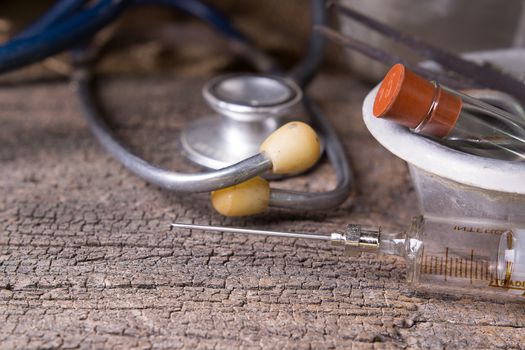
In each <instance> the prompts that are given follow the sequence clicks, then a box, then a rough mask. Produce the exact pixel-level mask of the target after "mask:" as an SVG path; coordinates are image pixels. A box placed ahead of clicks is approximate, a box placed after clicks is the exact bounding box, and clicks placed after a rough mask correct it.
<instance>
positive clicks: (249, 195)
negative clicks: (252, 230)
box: [211, 122, 321, 216]
mask: <svg viewBox="0 0 525 350" xmlns="http://www.w3.org/2000/svg"><path fill="white" fill-rule="evenodd" d="M260 152H261V153H262V154H263V155H264V156H265V157H267V158H268V159H269V160H270V161H271V162H272V166H273V168H272V172H273V173H274V174H297V173H301V172H303V171H305V170H307V169H309V168H310V167H312V166H313V165H314V164H315V163H316V162H317V161H318V160H319V157H320V155H321V144H320V142H319V138H318V137H317V134H316V133H315V131H314V130H313V129H312V128H311V127H310V126H309V125H308V124H305V123H303V122H290V123H287V124H285V125H283V126H281V127H280V128H279V129H277V130H275V131H274V132H273V133H272V134H271V135H270V136H268V138H267V139H266V140H265V141H264V142H263V143H262V145H261V147H260ZM211 202H212V204H213V207H214V208H215V210H217V211H218V212H219V213H221V214H222V215H225V216H248V215H255V214H259V213H262V212H264V211H265V210H266V208H268V205H269V203H270V185H269V184H268V181H266V180H265V179H263V178H262V177H259V176H257V177H254V178H253V179H250V180H247V181H245V182H242V183H240V184H237V185H234V186H230V187H226V188H223V189H220V190H217V191H213V192H212V193H211Z"/></svg>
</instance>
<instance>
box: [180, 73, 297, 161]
mask: <svg viewBox="0 0 525 350" xmlns="http://www.w3.org/2000/svg"><path fill="white" fill-rule="evenodd" d="M202 95H203V97H204V99H205V101H206V102H207V103H208V105H209V107H211V108H212V109H213V110H214V111H215V112H217V114H218V115H214V116H211V117H205V118H202V119H199V120H197V121H194V122H192V123H191V124H189V125H188V126H186V127H185V128H184V130H183V132H182V134H181V143H182V148H183V151H184V154H185V155H186V156H187V157H188V158H189V159H190V160H192V161H193V162H195V163H197V164H199V165H201V166H204V167H206V168H210V169H220V168H223V167H226V166H229V165H232V164H235V163H237V162H239V161H241V160H243V159H246V158H248V157H251V156H254V155H256V154H257V153H259V146H260V145H261V143H262V142H263V141H264V140H265V139H266V138H267V137H268V136H269V135H270V134H271V133H272V132H274V131H275V130H277V129H278V128H279V127H281V126H282V125H284V124H285V123H286V122H288V121H290V120H291V119H290V118H287V113H289V112H290V111H292V110H294V109H297V107H298V104H299V102H300V101H301V98H302V95H303V94H302V91H301V88H300V87H299V86H298V85H297V84H296V83H295V82H294V81H292V80H290V79H287V78H284V77H279V76H274V75H267V74H254V73H238V74H228V75H221V76H218V77H216V78H214V79H212V80H210V81H209V82H208V83H206V84H205V85H204V87H203V89H202ZM294 120H298V119H297V118H294Z"/></svg>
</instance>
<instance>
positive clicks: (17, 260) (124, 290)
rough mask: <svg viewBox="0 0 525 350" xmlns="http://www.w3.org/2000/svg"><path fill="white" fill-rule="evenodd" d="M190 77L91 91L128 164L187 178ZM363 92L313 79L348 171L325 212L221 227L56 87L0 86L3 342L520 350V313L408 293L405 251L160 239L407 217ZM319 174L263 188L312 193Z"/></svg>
mask: <svg viewBox="0 0 525 350" xmlns="http://www.w3.org/2000/svg"><path fill="white" fill-rule="evenodd" d="M203 82H204V80H200V79H189V78H180V77H177V76H154V77H150V78H144V77H113V78H108V79H106V80H105V81H104V84H103V89H102V95H103V96H104V101H105V102H106V106H107V109H108V112H109V115H111V122H112V124H113V125H114V126H115V127H116V128H117V130H118V131H119V134H120V135H121V136H122V137H123V138H124V139H125V140H127V142H129V144H130V145H131V146H132V147H133V148H134V149H135V150H136V151H137V152H138V153H139V154H141V155H143V156H145V157H147V158H148V159H150V160H152V161H155V162H157V163H159V164H162V165H164V166H167V167H171V168H176V169H182V170H187V171H190V170H193V169H195V168H194V167H193V166H192V165H191V164H189V163H188V162H186V161H185V160H184V159H183V158H181V157H180V155H179V151H178V149H179V145H178V143H177V140H178V135H179V132H180V128H181V126H182V125H183V124H184V123H185V122H187V121H189V120H192V119H194V118H196V117H198V116H200V115H205V114H207V113H210V112H209V111H208V110H207V109H206V107H205V106H203V103H202V99H201V97H200V94H199V93H198V91H199V89H200V87H201V86H202V84H203ZM369 88H370V87H369V86H365V85H361V83H358V82H356V81H354V80H352V79H350V78H337V77H327V76H325V77H323V78H321V79H320V80H318V81H317V82H316V83H315V84H314V86H313V87H312V93H313V95H314V96H315V98H316V99H317V100H318V101H319V102H320V103H321V104H322V106H323V108H324V109H325V110H326V111H327V114H328V116H329V118H330V119H331V121H332V122H333V123H334V124H335V125H336V127H337V130H338V133H339V135H340V136H341V137H342V139H343V142H344V145H345V147H346V150H347V153H348V155H349V157H350V159H351V161H352V164H353V165H354V167H355V171H356V174H357V176H356V177H357V189H358V191H357V193H356V195H355V197H354V199H353V200H351V201H348V202H347V203H346V204H345V205H343V206H341V207H340V208H338V209H336V210H331V211H327V212H316V213H291V212H286V211H279V210H272V211H270V212H268V213H267V214H265V215H261V216H258V217H256V218H252V219H245V220H238V219H235V220H234V219H224V218H222V217H220V216H219V215H218V214H215V213H214V212H213V211H212V208H211V206H210V203H209V198H208V196H207V195H188V194H184V195H179V194H174V193H168V192H166V191H163V190H160V189H158V188H156V187H154V186H150V185H148V184H146V183H145V182H143V181H142V180H140V179H138V178H137V177H135V176H134V175H132V174H130V173H129V172H128V171H126V170H125V169H123V168H122V167H121V166H120V165H119V164H118V163H117V162H115V161H114V160H113V159H112V158H111V157H110V156H109V155H108V154H107V153H105V152H104V151H103V150H102V149H101V148H100V146H99V145H98V144H97V143H96V142H95V140H94V138H93V137H92V136H91V135H90V133H89V131H88V129H87V127H86V125H85V123H84V122H83V120H82V116H81V115H80V113H79V112H78V105H77V101H76V97H75V95H74V93H73V92H72V90H71V89H70V87H69V86H68V84H66V83H60V82H55V83H53V82H49V83H39V84H23V83H21V84H10V85H9V84H4V85H2V86H1V87H0V125H1V127H0V164H1V166H0V198H1V200H0V271H1V274H0V348H2V349H14V348H18V349H40V348H67V349H73V348H110V349H117V348H122V349H135V348H136V349H149V348H155V349H173V348H216V349H231V348H240V347H242V348H250V349H251V348H253V349H257V348H261V347H264V348H275V349H310V348H316V349H318V348H319V349H321V348H357V349H395V348H412V349H415V348H444V347H446V348H477V349H481V348H516V349H518V348H522V349H523V348H525V336H524V334H525V333H524V331H525V306H524V304H512V303H508V304H501V303H496V302H492V301H487V300H477V299H475V298H454V297H451V296H442V295H433V294H423V293H416V292H414V291H413V290H412V289H411V288H410V287H409V286H407V285H405V284H404V269H405V265H404V263H403V261H402V260H401V259H396V258H391V257H375V256H373V255H365V256H361V257H357V258H348V257H346V256H344V254H343V251H342V250H341V249H339V248H337V247H332V246H329V245H328V246H327V245H324V244H323V243H322V242H306V241H302V240H283V239H275V238H262V237H245V236H234V235H229V234H213V235H212V234H209V235H205V234H203V233H198V232H194V233H190V232H188V231H187V230H171V229H170V227H169V224H170V222H171V221H173V220H176V219H177V220H184V221H191V220H193V221H195V222H197V223H204V224H207V223H213V224H223V225H234V226H249V227H262V228H269V229H282V230H294V231H308V232H318V231H319V232H325V233H327V232H329V231H330V230H331V229H333V228H334V227H338V226H340V225H344V224H345V223H349V222H356V221H357V222H362V223H364V224H374V225H378V224H381V225H385V226H386V227H388V228H392V229H395V228H402V227H403V226H404V225H406V224H407V223H408V222H409V218H410V217H411V216H412V215H413V214H416V213H417V203H416V199H415V195H414V191H413V189H412V186H411V184H410V178H409V175H408V172H407V169H406V166H405V165H404V163H403V162H402V161H400V160H399V159H396V158H395V157H394V156H392V155H391V154H389V153H388V152H387V151H386V150H384V149H383V148H382V147H381V146H380V145H378V144H377V143H376V142H375V141H374V140H373V139H372V137H371V136H370V135H369V134H368V133H367V131H366V129H365V127H364V125H363V122H362V120H361V113H360V109H361V101H362V99H363V98H364V96H365V94H366V91H367V90H368V89H369ZM333 182H334V178H333V175H332V173H331V172H330V169H329V167H328V166H327V165H326V164H323V165H322V166H321V167H320V168H319V169H317V170H316V171H315V172H314V173H312V174H310V175H309V176H307V177H306V176H305V177H300V178H296V179H293V180H288V181H284V182H280V183H277V184H275V185H276V186H280V187H290V188H302V189H309V190H322V189H326V188H328V187H330V186H331V184H333Z"/></svg>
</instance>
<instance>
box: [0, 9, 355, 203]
mask: <svg viewBox="0 0 525 350" xmlns="http://www.w3.org/2000/svg"><path fill="white" fill-rule="evenodd" d="M66 2H67V4H66ZM85 3H86V1H82V0H62V1H60V2H59V3H57V4H56V5H55V6H54V7H53V8H52V9H51V10H50V11H49V12H48V13H47V14H46V15H45V16H43V17H41V19H40V20H38V21H37V22H35V23H34V24H33V25H32V26H30V27H29V28H28V29H26V30H25V31H24V32H22V33H21V34H19V35H18V36H17V37H15V39H13V40H12V41H10V42H9V43H7V44H5V45H3V46H2V47H0V72H5V71H9V70H13V69H16V68H19V67H21V66H23V65H26V64H29V63H32V62H35V61H37V60H40V59H42V58H45V57H47V56H49V55H52V54H54V53H57V52H59V51H62V50H63V49H65V48H67V47H71V46H72V45H75V44H76V45H78V44H80V43H82V42H83V41H84V40H86V39H88V38H89V37H90V36H92V35H93V34H95V33H96V31H98V30H99V29H101V28H102V27H103V26H105V25H107V24H108V23H110V22H111V21H112V20H113V19H114V18H116V17H117V16H118V15H119V14H120V13H121V12H122V11H123V10H125V8H126V7H127V6H129V5H132V4H135V5H142V4H159V5H167V6H173V7H176V8H178V9H180V10H183V11H186V12H188V13H190V14H192V15H194V16H196V17H198V18H200V19H203V20H205V21H206V22H208V23H210V24H211V25H212V26H213V27H214V28H216V29H217V30H218V31H219V32H221V33H222V34H223V35H225V36H226V37H228V38H229V39H230V40H232V41H235V42H237V43H240V44H241V45H244V46H246V50H245V51H246V52H251V53H252V54H251V58H252V59H253V60H254V63H255V65H258V66H261V62H262V65H263V66H264V65H265V66H266V67H267V68H270V67H271V68H272V69H275V67H274V66H273V65H272V64H271V63H272V62H271V59H268V57H267V56H264V55H263V54H262V53H261V52H260V51H258V50H252V49H253V47H254V46H253V45H252V44H251V43H250V42H249V40H248V39H247V38H246V37H244V35H242V33H240V32H239V31H237V30H236V28H235V27H234V26H233V25H231V24H230V23H229V21H228V20H227V19H226V18H225V17H224V16H222V15H221V14H220V13H219V12H217V11H215V10H213V9H212V8H210V7H209V6H206V5H204V4H202V3H200V2H199V1H196V0H134V1H130V0H100V1H98V2H97V3H95V4H94V5H93V6H91V7H89V8H87V9H84V10H80V9H81V8H82V6H83V5H84V4H85ZM75 12H76V13H75ZM312 13H313V20H314V24H315V25H322V24H325V22H326V21H327V16H326V8H325V2H324V1H323V0H312ZM80 39H82V40H80ZM324 45H325V40H324V38H323V37H322V35H320V34H319V33H316V32H312V34H311V38H310V44H309V48H308V50H307V53H306V55H304V58H303V60H302V61H301V62H300V63H299V64H298V65H296V67H295V68H294V69H292V70H291V71H290V73H289V77H290V78H292V79H293V80H295V81H296V82H298V84H300V85H301V86H302V87H303V88H305V87H306V85H307V84H308V83H309V82H310V80H311V79H312V78H313V76H314V75H315V72H316V71H317V68H318V66H319V65H320V63H321V60H322V56H323V52H324ZM74 57H75V59H76V62H77V63H78V64H77V65H76V70H75V73H74V74H73V79H72V81H73V85H74V87H75V90H76V91H77V93H78V96H79V99H80V104H81V108H82V110H83V113H84V116H85V118H86V121H87V123H88V125H89V127H90V129H91V131H92V132H93V134H94V136H95V137H96V138H97V140H98V141H99V142H100V144H101V145H102V146H103V147H104V148H105V149H106V150H107V151H108V152H109V153H110V154H112V155H113V157H115V158H116V159H117V160H118V161H119V162H121V163H122V165H124V166H125V167H126V168H128V169H129V170H130V171H132V172H133V173H135V174H136V175H138V176H140V177H141V178H143V179H144V180H146V181H148V182H150V183H153V184H155V185H158V186H160V187H163V188H167V189H169V190H174V191H180V192H209V191H213V190H216V189H220V188H224V187H228V186H231V185H234V184H237V183H240V182H243V181H245V180H248V179H250V178H252V177H254V176H257V175H260V174H263V173H265V172H267V171H269V170H270V169H271V168H272V164H271V161H269V160H268V159H266V158H265V157H264V156H263V155H261V154H259V155H256V156H253V157H250V158H248V159H246V160H243V161H241V162H239V163H237V164H234V165H232V166H229V167H226V168H223V169H219V170H215V171H208V172H203V173H197V174H184V173H179V172H175V171H171V170H167V169H163V168H161V167H159V166H156V165H154V164H151V163H149V162H147V161H146V160H144V159H142V158H140V157H138V156H136V155H134V154H133V153H132V152H131V151H129V150H128V149H127V148H126V146H125V145H124V144H122V143H121V142H120V141H119V139H118V138H117V137H116V135H115V134H114V133H113V132H112V130H111V128H109V126H108V125H107V124H106V123H105V121H104V118H103V117H102V115H101V113H100V109H99V108H98V104H97V100H96V98H95V94H94V89H93V84H92V83H93V81H92V77H91V73H90V69H89V61H90V60H89V59H86V58H91V55H90V54H89V53H88V51H87V50H86V49H85V47H83V46H80V49H77V50H76V52H75V55H74ZM248 57H250V55H248ZM303 104H304V107H305V109H306V111H307V112H308V114H309V115H310V119H311V122H312V124H314V127H315V128H316V129H317V130H318V132H319V133H320V134H321V137H322V138H323V139H324V140H325V147H326V153H327V155H328V158H329V159H330V162H331V163H332V165H333V167H334V170H335V172H336V178H337V185H336V187H335V188H334V189H333V190H331V191H327V192H322V193H310V192H298V191H287V190H277V189H272V191H271V194H270V206H273V207H280V208H290V209H300V210H310V209H312V210H314V209H328V208H333V207H335V206H338V205H339V204H341V203H342V202H343V201H345V200H346V198H347V197H348V195H349V194H350V191H351V188H352V182H353V174H352V171H351V169H350V166H349V164H348V161H347V158H346V156H345V154H344V150H343V147H342V145H341V144H340V142H339V140H338V138H337V135H336V134H335V131H334V130H333V129H332V127H331V126H330V124H329V123H328V121H327V120H326V118H324V117H323V116H322V114H321V113H320V110H319V108H318V107H317V106H316V105H315V104H314V103H313V102H312V101H311V100H310V99H309V98H307V97H305V99H304V100H303Z"/></svg>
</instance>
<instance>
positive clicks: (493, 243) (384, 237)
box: [172, 216, 525, 301]
mask: <svg viewBox="0 0 525 350" xmlns="http://www.w3.org/2000/svg"><path fill="white" fill-rule="evenodd" d="M172 226H173V227H176V228H187V229H197V230H204V231H215V232H229V233H241V234H252V235H264V236H273V237H283V238H299V239H314V240H323V241H331V242H332V243H333V244H337V245H344V246H345V247H346V252H347V253H348V254H349V255H356V254H359V253H361V252H363V251H366V252H377V253H381V254H387V255H396V256H401V257H403V258H405V260H406V264H407V280H408V282H409V283H410V284H411V285H412V286H413V287H415V288H416V289H423V290H431V291H438V292H444V293H449V294H450V293H452V294H457V295H461V294H471V295H479V294H489V295H492V296H494V297H498V298H505V299H507V298H511V299H514V298H517V299H519V300H523V301H525V225H521V226H520V227H521V228H516V227H510V226H509V225H508V224H502V223H493V222H484V221H483V220H467V219H462V220H457V219H443V218H424V217H422V216H418V217H415V218H414V219H413V220H412V225H411V226H410V228H409V229H408V230H407V231H406V232H398V233H387V232H383V231H382V230H381V228H380V227H377V228H371V229H370V228H364V227H363V226H361V225H356V224H351V225H348V226H347V227H346V228H345V229H344V230H342V231H340V232H334V233H332V234H331V235H318V234H306V233H291V232H278V231H266V230H252V229H244V228H231V227H221V226H207V225H194V224H183V223H174V224H172Z"/></svg>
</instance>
